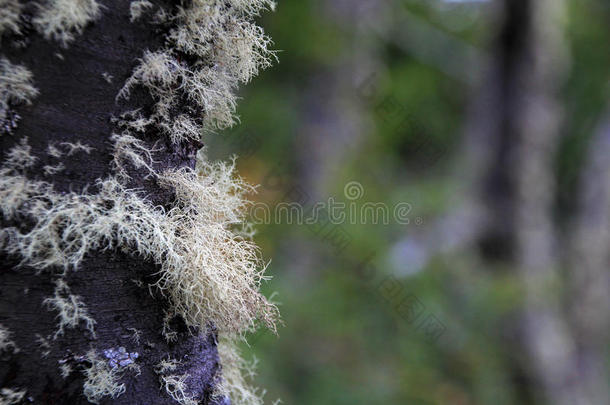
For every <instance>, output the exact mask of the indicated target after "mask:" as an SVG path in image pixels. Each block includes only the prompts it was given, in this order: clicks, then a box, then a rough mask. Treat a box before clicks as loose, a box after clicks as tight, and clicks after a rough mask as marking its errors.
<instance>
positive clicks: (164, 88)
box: [118, 0, 274, 142]
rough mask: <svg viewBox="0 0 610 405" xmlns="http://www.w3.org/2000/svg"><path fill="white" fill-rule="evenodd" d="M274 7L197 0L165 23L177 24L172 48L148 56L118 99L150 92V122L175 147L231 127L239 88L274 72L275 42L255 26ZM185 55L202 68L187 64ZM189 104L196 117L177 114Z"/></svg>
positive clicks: (246, 0)
mask: <svg viewBox="0 0 610 405" xmlns="http://www.w3.org/2000/svg"><path fill="white" fill-rule="evenodd" d="M273 6H274V3H273V2H271V1H267V0H261V1H258V0H233V1H229V2H227V1H221V0H193V1H192V2H190V3H189V5H188V6H185V7H178V9H177V10H178V11H177V12H176V14H175V15H172V16H166V17H165V19H166V20H167V19H169V20H172V21H173V22H175V27H174V28H173V29H172V30H171V31H170V33H169V35H168V37H167V41H168V47H166V48H165V49H161V50H158V51H155V52H151V51H146V52H145V53H144V55H143V57H142V58H141V59H140V62H139V65H138V66H137V67H136V69H135V70H134V72H133V74H132V76H131V77H130V78H129V79H128V80H127V81H126V83H125V85H124V87H123V88H122V90H121V91H120V93H119V96H118V97H119V98H121V97H124V98H128V97H129V94H130V90H131V89H132V88H133V87H135V86H144V87H145V88H147V89H148V90H149V91H150V93H151V95H152V96H153V97H154V98H155V100H156V105H155V112H154V114H153V115H152V116H151V117H149V118H150V119H151V120H152V121H153V122H154V123H156V124H157V126H158V127H159V128H161V129H162V130H163V131H164V132H165V134H166V135H168V136H169V138H170V139H171V140H172V141H174V142H178V141H180V140H183V139H198V138H199V137H200V136H201V131H202V130H214V129H222V128H226V127H230V126H232V125H233V124H234V123H235V121H236V118H235V109H236V101H237V97H236V95H235V92H236V90H237V86H238V84H239V83H247V82H248V81H249V80H250V79H251V78H252V77H253V76H254V75H256V74H257V73H258V71H259V70H260V69H264V68H266V67H268V66H270V64H271V60H272V58H273V57H274V54H273V52H272V51H270V50H269V46H270V45H271V40H270V38H269V37H267V36H266V35H265V33H264V31H263V29H262V28H261V27H259V26H257V25H256V24H255V23H254V22H253V21H252V19H253V17H254V16H256V15H257V14H258V13H259V12H260V11H261V10H262V9H265V8H273ZM180 53H182V54H186V55H189V56H190V57H194V58H195V59H196V60H197V62H196V63H191V64H188V63H186V62H185V61H184V60H182V59H181V58H180V56H179V54H180ZM184 99H186V100H188V101H189V102H190V103H191V104H192V107H193V108H194V109H195V111H196V114H195V117H188V116H186V115H184V114H179V115H177V116H174V115H173V114H172V111H173V109H174V107H176V106H177V105H178V104H179V103H180V102H181V100H184ZM197 115H198V117H196V116H197Z"/></svg>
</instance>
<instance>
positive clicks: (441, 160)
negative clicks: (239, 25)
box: [206, 0, 610, 405]
mask: <svg viewBox="0 0 610 405" xmlns="http://www.w3.org/2000/svg"><path fill="white" fill-rule="evenodd" d="M511 4H512V5H511ZM261 25H262V26H263V27H265V30H266V31H267V33H268V34H269V35H270V36H271V37H272V38H273V40H274V42H275V48H276V49H278V50H279V52H278V58H279V61H280V62H279V64H276V65H275V66H274V67H273V68H271V69H268V70H267V71H265V72H263V73H262V74H261V76H260V77H258V78H256V79H255V80H254V82H253V83H251V84H249V85H248V86H247V87H246V88H245V89H244V90H243V92H242V97H243V99H242V100H241V102H240V105H239V110H238V112H239V115H240V117H241V124H240V125H238V126H236V127H235V128H233V129H230V130H227V131H224V132H223V133H221V134H220V135H210V136H209V137H208V138H209V139H208V140H207V142H206V144H207V153H208V155H209V156H210V157H211V158H213V159H228V158H229V157H230V156H231V155H233V154H237V155H238V156H239V159H238V161H237V165H238V168H239V173H240V174H241V175H242V176H243V177H244V178H245V179H247V180H248V181H249V182H250V183H254V184H260V187H259V189H258V193H257V194H256V195H253V196H252V200H253V201H256V202H262V203H266V204H269V206H270V207H274V206H276V205H277V204H278V203H281V202H299V203H302V204H303V205H305V206H307V205H311V204H312V203H314V202H315V201H322V202H323V201H327V199H328V198H329V197H333V198H335V199H336V200H337V201H344V202H349V200H348V199H347V198H346V196H345V194H344V187H345V186H346V184H348V183H350V182H353V181H356V182H358V183H359V184H360V185H361V186H362V191H363V194H362V196H361V197H360V198H359V199H357V201H356V202H357V204H363V203H365V202H383V203H386V204H387V205H388V206H390V207H391V206H394V205H396V204H397V203H400V202H406V203H408V204H409V206H410V208H411V209H410V211H409V213H408V219H409V221H408V222H409V223H408V224H405V223H402V224H399V223H396V222H395V221H391V222H390V223H389V224H370V223H369V224H363V223H348V222H346V223H344V224H341V225H340V226H335V225H333V224H326V223H325V222H324V220H323V219H321V220H320V221H318V223H316V224H313V225H298V224H289V223H286V221H282V220H275V219H274V218H272V221H271V223H268V224H259V225H257V227H256V229H257V234H256V236H255V240H256V242H257V243H258V244H259V245H260V246H261V247H262V255H263V256H264V258H265V259H267V260H269V259H271V258H272V261H271V262H270V264H269V270H268V273H269V274H270V275H272V276H273V279H272V280H271V281H270V282H268V283H267V284H266V285H265V286H264V290H265V291H266V292H267V294H271V293H273V292H277V295H276V296H275V299H276V300H277V301H278V302H279V303H280V304H281V306H280V309H281V312H282V315H283V320H284V322H285V326H284V327H282V328H281V329H280V331H279V334H280V337H279V338H278V337H276V336H274V335H272V334H271V333H269V332H259V333H257V334H256V335H253V336H250V338H249V341H250V343H251V347H248V346H246V345H244V350H245V352H246V355H251V356H256V358H258V359H259V360H260V362H259V365H258V371H257V376H256V377H255V382H256V383H257V384H259V385H260V386H263V387H266V388H267V390H268V392H267V395H266V398H267V399H268V400H270V401H272V400H274V399H275V398H281V399H282V402H283V403H286V404H294V405H298V404H307V405H310V404H318V405H321V404H329V405H330V404H332V405H341V404H349V405H354V404H414V405H418V404H452V405H462V404H464V405H466V404H494V405H505V404H544V403H549V404H550V403H553V404H559V403H566V404H567V403H570V404H577V403H578V404H604V403H610V402H608V401H610V400H608V396H607V387H608V386H609V385H610V381H609V380H608V378H607V371H608V367H607V366H608V359H609V356H608V355H609V353H608V348H609V345H608V342H609V341H610V340H609V339H608V333H607V331H608V325H607V322H609V321H610V317H609V316H608V311H610V306H608V302H607V301H605V299H607V297H608V295H607V291H608V272H607V268H608V267H607V265H608V254H607V246H608V245H607V244H606V242H608V239H607V229H608V226H607V225H608V223H609V218H610V215H609V214H608V212H609V209H610V203H609V201H608V198H609V197H608V196H609V195H610V193H608V188H610V181H608V175H609V173H610V164H609V163H608V160H610V142H609V141H608V138H610V130H609V127H610V124H609V122H610V121H608V119H609V118H610V116H608V105H607V100H608V94H609V90H610V86H609V85H610V82H609V78H610V77H609V74H610V53H609V50H608V45H609V44H610V30H609V29H608V27H609V26H610V3H608V2H607V1H605V0H565V1H560V0H550V1H549V0H540V1H532V2H530V1H527V0H517V1H504V2H503V1H500V0H497V1H441V0H397V1H392V0H280V2H279V4H278V7H277V10H276V12H275V13H266V14H265V15H264V16H263V17H262V18H261ZM325 225H328V227H326V226H325ZM604 297H605V298H604ZM598 401H599V402H598Z"/></svg>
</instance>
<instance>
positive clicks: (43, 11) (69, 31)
mask: <svg viewBox="0 0 610 405" xmlns="http://www.w3.org/2000/svg"><path fill="white" fill-rule="evenodd" d="M101 15H102V6H101V5H100V4H99V3H98V2H97V1H96V0H47V1H46V2H44V3H43V4H42V6H40V10H39V12H38V14H37V15H36V16H35V17H34V18H33V20H32V23H33V24H34V27H36V29H37V30H38V32H40V34H41V35H43V36H44V37H45V38H46V39H53V40H56V41H58V42H60V43H61V44H62V45H63V46H64V47H65V46H67V44H68V43H69V42H71V41H73V40H74V38H75V36H76V35H80V34H82V33H83V30H84V29H85V27H86V26H87V24H89V23H90V22H92V21H94V20H97V19H98V18H99V17H100V16H101Z"/></svg>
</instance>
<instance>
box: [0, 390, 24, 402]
mask: <svg viewBox="0 0 610 405" xmlns="http://www.w3.org/2000/svg"><path fill="white" fill-rule="evenodd" d="M25 394H26V390H17V389H15V388H2V389H1V390H0V405H15V404H19V403H21V401H23V398H24V397H25Z"/></svg>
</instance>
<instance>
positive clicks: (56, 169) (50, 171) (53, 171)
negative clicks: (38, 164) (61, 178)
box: [42, 162, 66, 176]
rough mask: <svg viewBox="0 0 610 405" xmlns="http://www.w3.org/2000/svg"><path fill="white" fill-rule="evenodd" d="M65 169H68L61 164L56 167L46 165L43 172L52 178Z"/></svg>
mask: <svg viewBox="0 0 610 405" xmlns="http://www.w3.org/2000/svg"><path fill="white" fill-rule="evenodd" d="M65 168H66V167H65V166H64V164H63V163H61V162H59V163H57V164H55V165H44V166H43V167H42V171H43V172H44V174H45V175H47V176H52V175H54V174H57V173H59V172H61V171H62V170H64V169H65Z"/></svg>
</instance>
